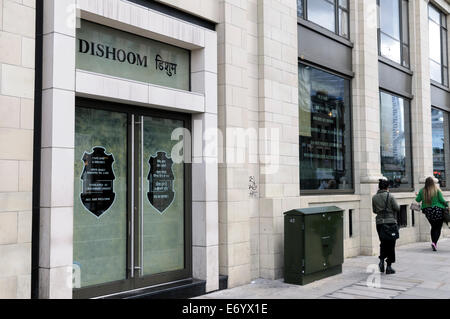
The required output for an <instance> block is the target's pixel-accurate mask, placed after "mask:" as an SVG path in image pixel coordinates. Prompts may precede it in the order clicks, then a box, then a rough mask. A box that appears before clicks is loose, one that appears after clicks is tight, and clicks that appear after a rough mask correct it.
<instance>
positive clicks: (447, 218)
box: [443, 207, 450, 226]
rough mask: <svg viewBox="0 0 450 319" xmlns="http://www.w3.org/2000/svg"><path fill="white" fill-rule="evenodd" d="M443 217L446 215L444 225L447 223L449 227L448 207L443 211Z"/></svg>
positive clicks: (449, 213) (449, 214)
mask: <svg viewBox="0 0 450 319" xmlns="http://www.w3.org/2000/svg"><path fill="white" fill-rule="evenodd" d="M443 215H444V223H446V224H447V226H448V223H450V212H449V211H448V207H447V208H446V209H444V210H443Z"/></svg>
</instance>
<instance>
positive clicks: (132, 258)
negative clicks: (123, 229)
mask: <svg viewBox="0 0 450 319" xmlns="http://www.w3.org/2000/svg"><path fill="white" fill-rule="evenodd" d="M134 125H135V123H134V114H133V115H131V220H130V223H131V225H130V226H131V227H130V236H131V238H130V245H131V246H130V249H131V254H130V256H131V258H130V259H131V260H130V268H131V271H130V277H131V278H134V214H135V207H134Z"/></svg>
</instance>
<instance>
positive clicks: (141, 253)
mask: <svg viewBox="0 0 450 319" xmlns="http://www.w3.org/2000/svg"><path fill="white" fill-rule="evenodd" d="M144 194H145V192H144V117H143V116H141V209H140V215H141V218H140V234H139V235H140V236H139V239H140V256H139V261H140V269H139V274H140V276H141V277H142V276H143V275H144Z"/></svg>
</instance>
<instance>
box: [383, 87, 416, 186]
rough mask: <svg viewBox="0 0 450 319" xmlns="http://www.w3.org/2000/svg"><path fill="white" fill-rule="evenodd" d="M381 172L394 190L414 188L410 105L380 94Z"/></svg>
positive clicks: (402, 100)
mask: <svg viewBox="0 0 450 319" xmlns="http://www.w3.org/2000/svg"><path fill="white" fill-rule="evenodd" d="M380 119H381V145H380V146H381V173H382V174H383V175H384V176H385V177H387V178H388V179H389V181H390V182H391V186H390V188H400V189H410V188H412V170H411V163H412V161H411V133H410V114H409V102H408V100H405V99H403V98H401V97H398V96H395V95H391V94H389V93H386V92H380Z"/></svg>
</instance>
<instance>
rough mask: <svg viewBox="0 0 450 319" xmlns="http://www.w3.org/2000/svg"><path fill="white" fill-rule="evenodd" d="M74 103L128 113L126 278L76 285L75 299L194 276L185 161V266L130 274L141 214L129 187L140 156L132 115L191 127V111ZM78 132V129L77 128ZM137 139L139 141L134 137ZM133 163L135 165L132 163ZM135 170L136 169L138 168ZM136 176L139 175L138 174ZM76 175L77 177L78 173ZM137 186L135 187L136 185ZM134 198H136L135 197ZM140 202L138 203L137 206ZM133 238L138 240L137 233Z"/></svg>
mask: <svg viewBox="0 0 450 319" xmlns="http://www.w3.org/2000/svg"><path fill="white" fill-rule="evenodd" d="M75 107H76V108H78V107H83V108H90V109H97V110H104V111H112V112H118V113H125V114H127V126H128V128H127V132H128V133H127V135H128V136H127V159H128V162H127V167H128V172H127V202H128V203H127V256H126V259H127V274H126V277H127V278H126V279H124V280H120V281H115V282H111V283H105V284H101V285H94V286H89V287H85V288H80V289H73V298H74V299H88V298H94V297H101V296H106V295H111V294H117V293H122V292H127V291H132V290H136V289H142V288H145V287H151V286H156V285H160V284H163V283H169V282H174V281H179V280H183V279H189V278H192V164H191V163H185V164H184V243H185V248H184V264H185V267H184V269H182V270H176V271H171V272H165V273H160V274H155V275H150V276H145V277H142V278H140V277H137V275H136V274H135V276H134V278H131V268H130V266H131V252H132V250H134V249H135V247H136V245H134V247H132V240H131V235H132V234H131V225H130V223H131V220H132V214H134V220H137V218H138V217H139V210H138V209H137V210H136V209H133V207H132V206H131V205H132V194H131V191H130V189H131V188H130V186H131V185H132V183H135V185H136V179H135V180H134V181H133V180H132V167H133V166H135V165H136V163H137V159H136V158H134V163H133V155H132V150H133V148H132V143H133V138H132V135H133V128H132V126H133V125H132V124H133V123H132V115H135V118H136V117H138V116H149V117H158V118H168V119H174V120H180V121H183V123H184V128H185V129H187V130H189V131H191V115H190V114H186V113H177V112H171V111H166V110H160V109H157V108H148V107H139V106H134V105H128V104H121V103H116V102H107V101H101V100H95V99H89V98H84V97H76V100H75ZM75 134H76V132H75ZM134 142H135V143H136V142H137V141H136V140H134ZM130 164H132V165H130ZM135 171H136V170H135ZM135 176H136V175H135ZM75 178H76V177H75ZM135 189H136V187H135ZM134 201H135V200H134ZM136 205H137V204H136V203H135V206H136ZM136 235H137V234H136V233H135V238H134V241H136V237H137V236H136Z"/></svg>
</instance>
